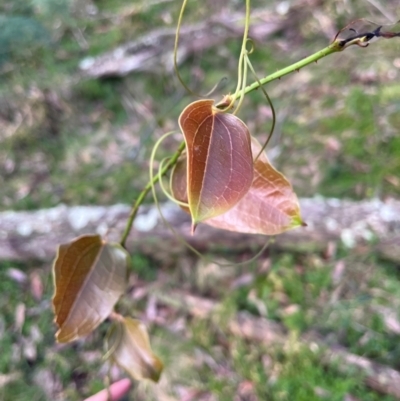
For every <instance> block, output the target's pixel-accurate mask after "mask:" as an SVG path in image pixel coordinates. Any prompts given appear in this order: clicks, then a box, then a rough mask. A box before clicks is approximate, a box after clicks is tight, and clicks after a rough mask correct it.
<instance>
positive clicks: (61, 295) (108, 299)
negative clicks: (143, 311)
mask: <svg viewBox="0 0 400 401" xmlns="http://www.w3.org/2000/svg"><path fill="white" fill-rule="evenodd" d="M128 264H129V255H128V253H127V252H126V251H125V250H124V249H123V248H122V247H121V246H120V245H118V244H108V243H105V242H103V241H102V239H101V237H100V236H99V235H84V236H82V237H78V238H76V239H74V240H73V241H71V242H69V243H67V244H62V245H60V247H59V249H58V254H57V257H56V260H55V261H54V267H53V274H54V285H55V289H54V297H53V308H54V313H55V321H56V323H57V324H58V326H59V330H58V332H57V333H56V339H57V341H58V342H69V341H73V340H75V339H78V338H80V337H82V336H86V335H88V334H89V333H91V332H92V331H93V330H94V329H95V328H96V327H97V326H98V325H99V324H100V323H101V322H102V321H103V320H104V319H106V318H107V317H108V316H109V314H110V313H111V311H112V310H113V308H114V305H115V304H116V302H117V301H118V299H119V297H120V296H121V295H122V294H123V293H124V292H125V288H126V283H127V279H126V278H127V266H128Z"/></svg>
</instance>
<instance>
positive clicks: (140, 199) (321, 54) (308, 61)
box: [120, 41, 343, 248]
mask: <svg viewBox="0 0 400 401" xmlns="http://www.w3.org/2000/svg"><path fill="white" fill-rule="evenodd" d="M341 50H343V46H341V44H340V42H337V41H335V42H333V43H332V44H330V45H329V46H328V47H325V48H324V49H322V50H320V51H318V52H316V53H314V54H312V55H311V56H308V57H306V58H304V59H303V60H300V61H298V62H297V63H294V64H292V65H290V66H288V67H285V68H283V69H281V70H279V71H276V72H275V73H273V74H270V75H268V76H266V77H265V78H262V79H260V80H259V81H257V82H253V83H252V84H251V85H249V86H247V87H246V88H244V89H243V90H242V91H238V92H237V93H236V94H234V95H232V97H231V100H232V98H233V101H236V100H237V99H239V98H240V96H241V94H242V92H244V95H247V94H248V93H250V92H252V91H254V90H256V89H258V88H259V87H260V84H261V85H265V84H267V83H269V82H271V81H275V80H276V79H279V78H281V77H283V76H285V75H287V74H290V73H291V72H294V71H297V70H299V69H300V68H303V67H305V66H306V65H308V64H311V63H313V62H315V61H318V60H320V59H321V58H323V57H326V56H328V55H330V54H332V53H336V52H339V51H341ZM221 105H224V107H225V106H226V104H224V103H221ZM184 149H185V142H182V143H181V144H180V145H179V148H178V150H177V151H176V152H175V153H174V155H173V156H172V157H171V159H170V160H169V161H168V162H167V163H166V164H165V166H164V167H163V169H162V170H161V172H160V174H157V175H155V176H154V178H153V179H152V180H151V181H149V182H148V183H147V185H146V186H145V188H144V189H143V190H142V192H141V193H140V194H139V196H138V198H137V199H136V201H135V202H134V203H133V205H132V209H131V212H130V214H129V217H128V221H127V223H126V226H125V230H124V232H123V234H122V236H121V241H120V244H121V246H123V247H124V248H126V240H127V239H128V236H129V233H130V231H131V229H132V225H133V222H134V220H135V217H136V215H137V212H138V210H139V207H140V205H141V204H142V203H143V201H144V199H145V197H146V195H147V194H148V193H149V192H150V190H151V188H152V187H153V186H154V185H155V184H156V183H157V182H158V181H159V179H160V177H162V176H164V175H165V174H166V173H167V172H168V171H169V170H170V169H171V168H172V167H174V166H175V164H176V162H177V161H178V158H179V156H180V155H181V153H182V152H183V150H184Z"/></svg>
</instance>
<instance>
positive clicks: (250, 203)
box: [171, 138, 303, 235]
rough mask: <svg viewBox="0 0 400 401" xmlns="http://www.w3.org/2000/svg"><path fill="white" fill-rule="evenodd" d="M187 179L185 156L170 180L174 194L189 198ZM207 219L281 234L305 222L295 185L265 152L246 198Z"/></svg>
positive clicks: (234, 227) (255, 150) (248, 230)
mask: <svg viewBox="0 0 400 401" xmlns="http://www.w3.org/2000/svg"><path fill="white" fill-rule="evenodd" d="M252 148H253V154H254V155H257V154H258V152H259V151H260V149H261V146H260V144H259V143H258V142H257V141H256V140H255V139H254V138H253V139H252ZM185 181H186V160H185V159H182V160H181V161H179V163H178V164H177V165H176V167H175V169H174V172H173V176H172V180H171V184H172V193H173V195H174V196H175V198H176V199H178V200H180V201H183V202H186V200H187V194H186V187H185ZM183 209H184V210H185V208H183ZM186 211H187V210H186ZM204 223H206V224H208V225H211V226H214V227H217V228H222V229H225V230H230V231H236V232H242V233H249V234H265V235H276V234H280V233H282V232H284V231H286V230H289V229H291V228H295V227H298V226H300V225H302V224H303V223H302V220H301V217H300V206H299V203H298V200H297V196H296V194H295V193H294V192H293V188H292V186H291V185H290V183H289V181H288V180H287V179H286V178H285V176H284V175H283V174H281V173H280V172H279V171H277V170H275V169H274V168H273V167H272V165H271V164H270V163H269V161H268V158H267V156H266V155H265V154H264V153H263V154H261V156H260V157H259V158H258V159H257V160H256V162H255V163H254V180H253V183H252V186H251V188H250V190H249V191H248V192H247V194H246V195H245V196H244V198H243V199H242V200H241V201H240V202H239V203H238V204H237V205H236V206H234V207H233V208H232V209H230V210H228V211H227V212H226V213H224V214H222V215H220V216H216V217H213V218H210V219H208V220H206V221H204Z"/></svg>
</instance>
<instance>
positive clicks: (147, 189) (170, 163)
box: [120, 142, 185, 249]
mask: <svg viewBox="0 0 400 401" xmlns="http://www.w3.org/2000/svg"><path fill="white" fill-rule="evenodd" d="M184 149H185V142H182V143H181V144H180V145H179V148H178V150H177V151H176V152H175V153H174V154H173V156H172V157H171V158H170V159H169V161H168V162H167V163H166V164H165V166H164V167H163V168H162V170H161V171H160V173H159V174H157V175H156V176H154V178H153V180H151V181H149V182H148V183H147V185H146V186H145V187H144V189H143V190H142V192H141V193H140V194H139V196H138V198H137V199H136V201H135V202H134V203H133V205H132V209H131V212H130V213H129V217H128V221H127V222H126V226H125V230H124V232H123V234H122V236H121V240H120V244H121V246H122V247H124V248H125V249H126V240H127V239H128V236H129V233H130V231H131V229H132V225H133V221H134V220H135V217H136V215H137V212H138V210H139V207H140V205H141V204H142V203H143V201H144V199H145V198H146V195H147V194H148V193H149V192H150V190H151V188H152V187H153V186H154V185H155V184H156V183H157V182H158V180H159V179H160V177H162V176H164V175H165V174H166V173H167V172H168V171H169V170H170V169H171V168H172V167H174V166H175V164H176V162H177V161H178V159H179V156H180V155H181V153H182V152H183V150H184Z"/></svg>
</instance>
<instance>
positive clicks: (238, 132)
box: [179, 100, 253, 227]
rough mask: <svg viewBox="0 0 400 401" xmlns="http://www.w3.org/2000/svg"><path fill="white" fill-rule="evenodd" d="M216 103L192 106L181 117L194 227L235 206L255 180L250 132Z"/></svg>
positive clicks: (189, 201)
mask: <svg viewBox="0 0 400 401" xmlns="http://www.w3.org/2000/svg"><path fill="white" fill-rule="evenodd" d="M213 104H214V101H213V100H199V101H197V102H194V103H191V104H190V105H189V106H187V107H186V108H185V110H183V112H182V114H181V115H180V117H179V125H180V127H181V129H182V132H183V135H184V137H185V142H186V150H187V160H188V162H187V194H188V203H189V209H190V214H191V216H192V221H193V227H195V226H196V224H197V223H199V222H201V221H203V220H205V219H209V218H211V217H215V216H218V215H220V214H222V213H225V212H226V211H227V210H229V209H231V208H232V207H233V206H235V205H236V204H237V203H238V202H239V201H240V199H242V198H243V196H245V195H246V193H247V191H248V190H249V188H250V186H251V183H252V181H253V160H252V154H251V145H250V134H249V130H248V129H247V127H246V125H245V124H244V123H243V122H242V121H241V120H240V119H239V118H237V117H236V116H234V115H232V114H227V113H222V112H221V111H220V110H218V109H217V108H216V107H214V106H213Z"/></svg>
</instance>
